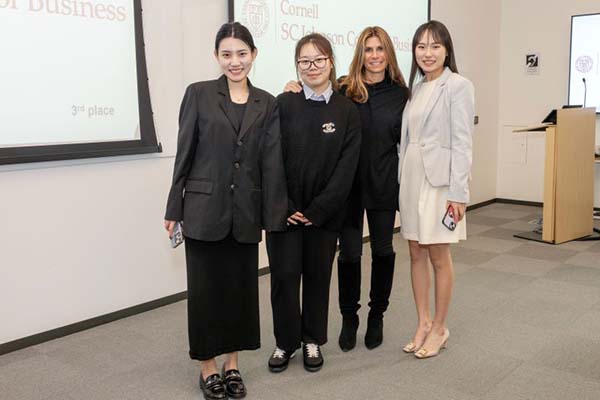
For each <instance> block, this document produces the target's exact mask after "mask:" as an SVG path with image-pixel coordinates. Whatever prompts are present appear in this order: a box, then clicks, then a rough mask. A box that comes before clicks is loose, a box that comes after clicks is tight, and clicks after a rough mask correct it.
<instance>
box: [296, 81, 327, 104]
mask: <svg viewBox="0 0 600 400" xmlns="http://www.w3.org/2000/svg"><path fill="white" fill-rule="evenodd" d="M302 90H304V97H305V98H306V100H313V101H324V102H325V103H326V104H329V100H330V99H331V95H333V88H332V87H331V82H329V86H327V89H325V91H324V92H323V93H321V94H320V95H318V94H316V93H315V91H314V90H312V89H311V88H309V87H308V85H302Z"/></svg>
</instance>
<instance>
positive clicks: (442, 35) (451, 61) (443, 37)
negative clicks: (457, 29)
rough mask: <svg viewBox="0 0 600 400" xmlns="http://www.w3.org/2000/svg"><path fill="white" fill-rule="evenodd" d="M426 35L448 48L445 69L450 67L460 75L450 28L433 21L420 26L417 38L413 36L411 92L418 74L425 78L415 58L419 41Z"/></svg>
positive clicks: (416, 33)
mask: <svg viewBox="0 0 600 400" xmlns="http://www.w3.org/2000/svg"><path fill="white" fill-rule="evenodd" d="M424 33H429V34H430V35H431V38H432V39H433V40H434V41H435V42H437V43H440V44H441V45H442V46H444V47H445V48H446V59H445V60H444V67H448V68H450V70H451V71H452V72H456V73H458V68H456V58H455V57H454V45H453V44H452V37H451V36H450V32H448V28H446V25H444V24H442V23H441V22H440V21H435V20H431V21H429V22H426V23H424V24H423V25H421V26H419V27H418V28H417V31H416V32H415V36H413V40H412V66H411V68H410V78H409V80H408V81H409V88H410V90H411V91H412V88H413V85H414V83H415V79H416V77H417V73H418V74H419V76H420V77H422V76H425V73H424V72H423V70H422V69H421V67H419V64H417V58H416V57H415V49H416V48H417V45H418V44H419V40H421V37H422V36H423V34H424Z"/></svg>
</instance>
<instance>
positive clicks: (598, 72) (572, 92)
mask: <svg viewBox="0 0 600 400" xmlns="http://www.w3.org/2000/svg"><path fill="white" fill-rule="evenodd" d="M584 103H585V106H586V107H596V113H600V14H586V15H574V16H573V17H572V18H571V59H570V67H569V104H582V105H584Z"/></svg>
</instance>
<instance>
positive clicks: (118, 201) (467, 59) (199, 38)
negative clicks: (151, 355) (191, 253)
mask: <svg viewBox="0 0 600 400" xmlns="http://www.w3.org/2000/svg"><path fill="white" fill-rule="evenodd" d="M226 3H227V2H226V1H224V0H206V1H204V0H202V1H198V0H170V1H169V6H165V2H164V0H144V1H143V8H144V32H145V39H146V53H147V61H148V73H149V79H150V94H151V97H152V104H153V109H154V118H155V123H156V128H157V132H158V135H159V137H160V140H161V142H162V144H163V147H164V153H163V154H160V155H149V156H128V157H118V158H117V157H115V158H111V159H97V160H81V161H62V162H51V163H39V164H27V165H15V166H4V167H0V188H1V190H2V193H1V194H2V196H1V197H0V215H1V216H2V223H3V224H2V225H3V229H1V230H0V243H1V245H0V246H1V247H0V249H1V255H2V258H1V259H0V260H1V264H0V321H2V324H1V325H0V326H1V327H0V343H6V342H9V341H12V340H15V339H19V338H22V337H26V336H29V335H33V334H36V333H39V332H44V331H48V330H51V329H54V328H58V327H61V326H65V325H68V324H71V323H75V322H78V321H82V320H85V319H88V318H93V317H96V316H99V315H103V314H107V313H110V312H113V311H116V310H120V309H123V308H126V307H130V306H133V305H136V304H140V303H143V302H146V301H150V300H154V299H157V298H161V297H164V296H168V295H171V294H174V293H178V292H181V291H183V290H185V287H186V285H185V268H184V258H183V249H182V248H179V249H178V250H176V251H172V250H171V249H170V247H169V243H168V240H167V238H166V236H165V233H164V231H163V230H162V216H163V213H164V205H165V200H166V194H167V190H168V188H169V184H170V179H171V172H172V165H173V155H174V152H175V146H176V132H177V114H178V108H179V102H180V100H181V96H182V93H183V89H184V88H185V86H186V85H187V84H188V83H190V82H193V81H197V80H203V79H210V78H214V77H216V76H217V74H218V68H217V67H216V65H215V63H214V61H213V59H212V51H213V45H214V43H213V38H214V34H215V32H216V31H217V29H218V27H219V26H220V25H221V24H222V23H223V22H225V20H226V15H227V9H226ZM432 3H433V4H432V12H433V17H434V18H436V19H440V20H442V21H443V22H445V23H446V24H447V25H448V27H449V28H450V31H451V32H452V34H453V37H454V40H455V43H456V47H457V53H458V61H459V68H460V70H461V72H462V73H463V74H464V75H465V76H467V77H469V78H470V79H471V80H472V81H473V82H474V83H475V87H476V90H477V106H476V108H477V114H478V115H480V118H481V123H480V125H478V126H477V129H476V137H475V157H474V168H473V182H472V202H480V201H485V200H488V199H490V198H493V197H496V194H495V186H496V182H495V180H496V173H495V171H496V152H495V151H494V150H493V149H494V146H495V143H496V142H497V130H496V127H497V126H498V115H497V113H498V111H497V110H498V104H497V98H498V86H499V85H498V67H497V65H498V52H497V51H496V50H495V49H496V48H497V43H498V41H499V38H498V31H499V30H498V26H499V24H500V22H499V16H498V15H499V8H500V7H499V0H490V1H486V2H479V1H476V0H456V1H453V2H447V1H444V0H433V1H432ZM483 3H485V6H484V5H483ZM481 39H484V40H481ZM482 58H483V59H484V60H485V63H486V65H485V68H481V63H482ZM404 72H405V74H407V75H408V71H404ZM260 264H261V265H266V257H265V253H264V248H262V247H261V261H260Z"/></svg>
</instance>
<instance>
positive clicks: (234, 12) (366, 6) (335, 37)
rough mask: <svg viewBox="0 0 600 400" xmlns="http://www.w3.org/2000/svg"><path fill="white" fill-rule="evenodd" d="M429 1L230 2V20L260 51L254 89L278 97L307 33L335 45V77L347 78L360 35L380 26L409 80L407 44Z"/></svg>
mask: <svg viewBox="0 0 600 400" xmlns="http://www.w3.org/2000/svg"><path fill="white" fill-rule="evenodd" d="M429 15H430V3H429V1H428V0H375V1H364V0H344V1H335V0H230V1H229V19H230V21H238V22H241V23H242V24H244V25H246V26H247V27H248V28H249V29H250V31H251V32H252V35H253V37H254V40H255V43H256V47H258V58H257V60H256V63H255V65H254V67H253V72H251V74H250V79H251V80H252V83H253V84H255V85H256V86H258V87H260V88H262V89H265V90H267V91H269V92H270V93H272V94H273V95H277V94H279V93H281V92H282V90H283V87H284V86H285V83H286V82H287V81H289V80H292V79H296V69H295V63H294V46H295V45H296V42H297V41H298V40H299V39H300V38H301V37H302V36H304V35H306V34H308V33H311V32H319V33H323V34H325V35H326V36H327V37H328V38H329V40H330V41H331V42H332V44H333V45H334V52H335V56H336V57H337V62H336V68H337V72H338V76H342V75H346V74H347V73H348V66H349V65H350V61H351V59H352V54H353V51H354V46H355V44H356V40H357V39H358V36H359V35H360V32H361V31H362V30H363V29H364V28H365V27H367V26H372V25H378V26H381V27H382V28H384V29H385V30H386V31H387V32H388V33H389V34H390V36H391V38H392V41H393V42H394V47H395V49H396V55H397V56H398V61H399V63H400V69H401V70H402V73H403V74H404V76H405V78H406V79H408V75H409V73H410V65H411V42H412V36H413V34H414V32H415V30H416V28H417V27H418V26H419V25H421V24H422V23H424V22H426V21H427V20H428V19H429Z"/></svg>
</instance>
